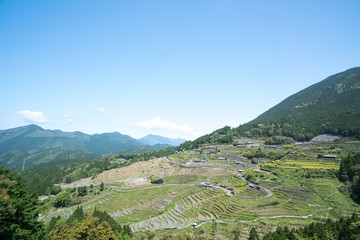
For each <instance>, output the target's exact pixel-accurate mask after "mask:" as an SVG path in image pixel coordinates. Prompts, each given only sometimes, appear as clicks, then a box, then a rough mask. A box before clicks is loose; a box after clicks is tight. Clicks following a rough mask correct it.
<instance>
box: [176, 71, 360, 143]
mask: <svg viewBox="0 0 360 240" xmlns="http://www.w3.org/2000/svg"><path fill="white" fill-rule="evenodd" d="M319 134H334V135H340V136H345V137H355V138H360V67H356V68H352V69H349V70H347V71H345V72H342V73H338V74H335V75H333V76H330V77H328V78H326V79H325V80H323V81H321V82H319V83H316V84H314V85H312V86H310V87H308V88H306V89H304V90H302V91H300V92H298V93H296V94H294V95H292V96H290V97H288V98H286V99H285V100H283V101H282V102H281V103H279V104H277V105H276V106H274V107H272V108H271V109H269V110H268V111H266V112H264V113H263V114H261V115H260V116H259V117H257V118H256V119H254V120H252V121H250V122H248V123H246V124H244V125H241V126H239V127H237V128H235V129H230V127H224V128H222V129H219V130H216V131H214V132H213V133H211V134H207V135H204V136H202V137H200V138H198V139H196V140H194V141H188V142H185V143H183V144H182V145H180V148H192V147H197V146H199V145H200V144H204V143H231V142H232V141H233V139H234V138H235V137H250V138H251V137H256V138H258V137H263V138H267V139H268V143H274V144H277V143H279V144H280V143H286V142H291V141H294V140H297V141H307V140H310V139H311V138H313V137H314V136H317V135H319Z"/></svg>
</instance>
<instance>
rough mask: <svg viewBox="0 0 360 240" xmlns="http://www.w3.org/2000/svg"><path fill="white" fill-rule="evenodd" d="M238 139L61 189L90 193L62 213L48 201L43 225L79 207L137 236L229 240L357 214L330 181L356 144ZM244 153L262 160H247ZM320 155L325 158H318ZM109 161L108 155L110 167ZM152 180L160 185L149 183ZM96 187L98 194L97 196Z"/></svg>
mask: <svg viewBox="0 0 360 240" xmlns="http://www.w3.org/2000/svg"><path fill="white" fill-rule="evenodd" d="M237 141H238V142H241V144H234V145H204V146H201V147H199V148H197V149H192V150H186V151H176V152H175V153H174V154H171V155H169V156H167V157H162V158H154V159H152V160H149V161H146V162H137V163H134V164H132V165H129V166H126V167H123V168H114V169H111V170H108V171H105V172H103V173H100V174H99V175H97V176H95V177H91V178H85V179H81V180H79V181H76V182H74V183H71V184H65V185H61V186H62V188H66V189H69V190H70V189H75V188H78V187H81V186H88V187H89V186H90V185H92V186H93V188H94V191H93V193H96V194H94V195H93V196H92V195H91V194H90V193H89V194H88V195H87V196H86V197H84V198H82V199H81V200H79V201H80V203H79V204H76V205H73V206H71V207H67V208H54V207H51V206H52V205H51V201H52V200H51V199H48V200H51V201H49V202H47V203H45V205H44V211H43V213H42V220H43V221H45V222H47V223H49V222H50V220H51V218H53V217H56V216H61V217H62V221H64V220H65V219H66V218H68V217H70V216H71V214H73V212H75V210H76V209H77V208H79V207H81V208H82V209H83V211H84V212H85V213H91V212H92V211H94V209H95V208H96V209H97V210H100V211H106V212H108V213H109V215H110V216H111V217H112V218H114V219H115V220H116V221H117V222H118V223H120V224H122V225H123V224H126V225H128V226H129V227H130V229H131V231H132V232H133V234H134V236H138V237H139V238H141V236H148V235H149V234H150V233H151V232H153V231H159V230H163V231H160V232H157V234H159V235H167V234H170V235H171V234H172V231H173V230H172V229H174V230H175V229H177V230H180V231H181V232H184V233H185V234H190V235H191V234H193V235H196V234H200V235H201V234H204V236H205V235H206V234H209V232H210V233H211V231H214V234H215V232H216V234H218V237H225V238H231V235H232V234H233V231H234V229H236V231H239V233H238V234H240V235H242V236H247V235H248V233H249V230H250V228H251V227H253V226H257V228H258V232H260V233H262V232H266V231H269V230H272V229H274V228H276V226H278V225H279V224H282V223H284V222H286V223H287V224H288V225H290V226H294V227H300V226H304V225H305V224H308V223H310V222H312V221H314V220H316V221H322V219H327V218H332V217H339V216H344V215H347V214H351V213H353V212H359V211H360V207H359V206H358V205H357V204H355V203H354V202H352V201H351V199H348V198H346V197H344V195H343V193H341V192H340V188H343V187H344V186H343V183H341V182H339V180H338V178H337V177H336V171H337V170H338V169H339V166H340V161H339V159H340V158H341V157H342V156H346V155H347V154H348V153H349V152H351V151H353V150H354V148H355V149H356V148H357V147H358V146H359V145H358V144H359V143H358V142H353V141H347V140H346V139H344V140H339V141H336V142H334V141H332V142H303V143H297V144H288V145H276V146H271V145H266V144H264V142H263V141H261V140H254V139H241V140H240V139H239V140H237ZM243 142H244V143H243ZM254 142H256V143H254ZM249 154H250V155H251V154H254V155H256V154H258V155H259V154H260V155H261V157H251V158H248V157H246V156H249ZM327 155H329V156H330V155H331V156H332V157H329V158H326V157H319V156H327ZM335 155H336V157H335ZM224 156H225V157H224ZM265 156H269V157H270V158H271V159H269V158H267V157H265ZM116 159H117V158H116V155H114V156H113V157H112V160H111V161H116ZM130 172H131V174H129V173H130ZM152 176H156V177H158V178H161V179H162V182H161V183H159V184H156V183H151V177H152ZM130 177H132V178H131V179H130ZM100 183H103V184H104V186H105V187H104V190H103V191H98V190H97V189H98V188H99V186H100ZM46 201H47V200H46ZM46 201H45V202H46ZM46 206H48V207H46ZM214 228H216V231H215V230H214Z"/></svg>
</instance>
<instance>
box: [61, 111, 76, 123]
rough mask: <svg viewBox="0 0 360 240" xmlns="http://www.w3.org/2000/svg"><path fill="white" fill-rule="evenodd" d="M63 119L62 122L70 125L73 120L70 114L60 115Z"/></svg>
mask: <svg viewBox="0 0 360 240" xmlns="http://www.w3.org/2000/svg"><path fill="white" fill-rule="evenodd" d="M61 116H62V117H63V118H65V119H64V121H63V122H62V123H63V124H64V125H71V124H72V122H73V117H72V116H71V115H70V114H62V115H61Z"/></svg>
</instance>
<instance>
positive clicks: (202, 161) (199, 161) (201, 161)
mask: <svg viewBox="0 0 360 240" xmlns="http://www.w3.org/2000/svg"><path fill="white" fill-rule="evenodd" d="M192 162H194V163H204V162H206V160H200V159H194V160H192Z"/></svg>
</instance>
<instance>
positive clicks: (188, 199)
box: [130, 188, 240, 232]
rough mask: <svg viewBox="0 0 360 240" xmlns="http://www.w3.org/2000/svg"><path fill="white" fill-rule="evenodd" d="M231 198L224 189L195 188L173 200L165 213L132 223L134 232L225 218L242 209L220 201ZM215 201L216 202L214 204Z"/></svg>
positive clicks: (180, 226) (181, 226) (178, 226)
mask: <svg viewBox="0 0 360 240" xmlns="http://www.w3.org/2000/svg"><path fill="white" fill-rule="evenodd" d="M227 198H229V197H228V196H226V195H225V194H224V192H223V191H221V190H217V189H213V188H198V189H196V188H194V189H192V190H191V191H190V192H189V193H187V194H185V195H182V196H180V197H178V198H176V199H174V201H173V202H172V204H171V205H170V206H169V208H168V210H167V211H165V212H164V213H162V214H160V215H158V216H155V217H151V218H149V219H147V220H144V221H140V222H137V223H134V224H131V225H130V227H131V229H132V230H133V231H134V232H138V231H154V230H159V229H167V228H178V229H181V228H185V227H187V226H190V225H191V224H192V223H196V222H198V221H209V220H211V219H224V218H229V217H231V214H232V213H234V212H235V211H237V210H238V209H240V206H239V205H235V204H232V203H230V202H229V203H222V202H219V203H217V202H218V201H219V200H220V201H221V200H222V199H227ZM213 203H215V204H213Z"/></svg>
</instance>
